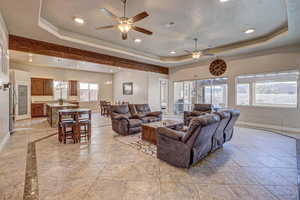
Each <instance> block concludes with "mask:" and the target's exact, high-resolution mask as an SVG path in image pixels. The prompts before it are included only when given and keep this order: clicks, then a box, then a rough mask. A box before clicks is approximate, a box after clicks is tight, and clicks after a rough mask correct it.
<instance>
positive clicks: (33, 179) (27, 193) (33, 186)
mask: <svg viewBox="0 0 300 200" xmlns="http://www.w3.org/2000/svg"><path fill="white" fill-rule="evenodd" d="M23 199H24V200H38V199H39V189H38V177H37V162H36V148H35V142H30V143H28V146H27V159H26V173H25V185H24V195H23Z"/></svg>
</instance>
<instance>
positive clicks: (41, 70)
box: [10, 62, 113, 107]
mask: <svg viewBox="0 0 300 200" xmlns="http://www.w3.org/2000/svg"><path fill="white" fill-rule="evenodd" d="M10 66H11V69H17V70H22V71H26V72H29V73H30V76H31V77H39V78H50V79H54V80H77V81H79V82H88V83H97V84H98V85H99V91H100V98H101V99H105V100H109V101H112V97H113V93H112V85H111V84H109V85H108V84H106V83H107V82H108V81H110V82H112V78H113V75H112V74H108V73H99V72H87V71H79V70H70V69H62V68H52V67H40V66H30V65H24V64H18V63H14V62H11V63H10ZM32 100H33V101H52V100H53V97H52V96H50V97H47V96H33V97H32ZM74 100H76V99H74ZM96 104H97V102H93V103H91V104H88V103H81V104H80V106H84V107H94V106H95V105H96Z"/></svg>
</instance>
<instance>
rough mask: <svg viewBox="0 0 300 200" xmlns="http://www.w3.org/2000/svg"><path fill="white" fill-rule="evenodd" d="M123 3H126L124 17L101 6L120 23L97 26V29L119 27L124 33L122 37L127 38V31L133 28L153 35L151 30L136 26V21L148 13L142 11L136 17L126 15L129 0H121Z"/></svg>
mask: <svg viewBox="0 0 300 200" xmlns="http://www.w3.org/2000/svg"><path fill="white" fill-rule="evenodd" d="M121 1H122V3H123V4H124V14H123V17H118V16H116V15H115V14H113V13H112V12H110V11H109V10H108V9H106V8H101V9H100V10H101V11H102V12H103V13H104V14H105V15H107V16H109V17H112V18H113V19H115V20H117V21H118V24H116V25H109V26H101V27H98V28H96V29H97V30H101V29H109V28H118V29H119V30H120V31H121V33H122V39H123V40H126V39H127V33H128V32H129V31H130V30H131V29H133V30H135V31H138V32H141V33H144V34H147V35H152V32H151V31H149V30H146V29H144V28H141V27H138V26H135V25H134V23H135V22H138V21H140V20H142V19H144V18H146V17H148V16H149V15H148V13H147V12H145V11H144V12H141V13H139V14H137V15H136V16H134V17H131V18H128V17H126V3H127V0H121Z"/></svg>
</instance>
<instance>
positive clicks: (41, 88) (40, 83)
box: [31, 78, 53, 96]
mask: <svg viewBox="0 0 300 200" xmlns="http://www.w3.org/2000/svg"><path fill="white" fill-rule="evenodd" d="M31 95H32V96H53V80H52V79H44V78H31Z"/></svg>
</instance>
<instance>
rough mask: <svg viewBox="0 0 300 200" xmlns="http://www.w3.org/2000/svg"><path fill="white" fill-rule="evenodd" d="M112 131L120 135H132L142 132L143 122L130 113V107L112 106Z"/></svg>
mask: <svg viewBox="0 0 300 200" xmlns="http://www.w3.org/2000/svg"><path fill="white" fill-rule="evenodd" d="M110 116H111V122H112V129H113V130H114V131H115V132H117V133H118V134H120V135H131V134H135V133H138V132H141V130H142V127H141V126H142V120H141V119H139V116H134V115H132V114H131V113H130V111H129V107H128V105H114V106H111V115H110Z"/></svg>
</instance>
